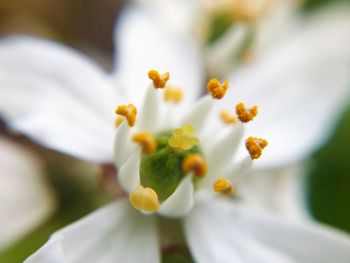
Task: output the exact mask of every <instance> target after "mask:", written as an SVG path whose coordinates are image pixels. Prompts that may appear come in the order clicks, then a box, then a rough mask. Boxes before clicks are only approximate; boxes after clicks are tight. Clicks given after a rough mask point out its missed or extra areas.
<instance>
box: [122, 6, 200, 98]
mask: <svg viewBox="0 0 350 263" xmlns="http://www.w3.org/2000/svg"><path fill="white" fill-rule="evenodd" d="M116 46H117V48H118V49H119V52H118V56H117V59H118V60H117V61H116V65H117V74H118V75H120V76H123V77H124V78H125V79H124V81H125V84H126V85H127V87H128V91H129V93H130V98H132V99H133V100H135V102H136V103H139V102H140V101H141V100H142V98H143V97H144V94H145V92H146V88H147V87H148V85H149V83H150V80H149V79H148V76H147V73H148V71H149V70H151V69H156V70H158V71H159V72H164V71H169V72H170V81H169V83H170V84H174V85H176V86H180V87H182V88H183V90H184V91H185V96H184V102H191V101H193V100H194V98H195V97H196V96H198V95H199V93H200V91H201V88H202V86H201V85H202V80H203V72H202V71H203V68H202V62H201V59H200V54H199V50H198V48H197V47H196V44H195V40H194V39H190V38H184V37H182V36H180V35H177V34H176V32H174V31H173V30H172V29H171V28H170V27H168V25H167V23H166V22H165V21H163V20H162V18H161V16H160V15H159V13H157V12H156V9H152V7H151V5H149V8H146V7H141V6H139V7H136V5H130V6H129V7H127V8H125V10H124V11H123V13H122V15H121V17H120V19H118V22H117V25H116Z"/></svg>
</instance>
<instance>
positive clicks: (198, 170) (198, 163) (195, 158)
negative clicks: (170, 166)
mask: <svg viewBox="0 0 350 263" xmlns="http://www.w3.org/2000/svg"><path fill="white" fill-rule="evenodd" d="M207 170H208V165H207V163H206V161H205V160H204V158H203V156H202V155H200V154H198V153H194V154H191V155H189V156H188V157H186V159H185V160H184V161H183V162H182V171H183V172H184V173H188V172H190V171H192V172H194V174H195V175H196V176H198V177H200V178H202V177H204V175H205V174H206V173H207Z"/></svg>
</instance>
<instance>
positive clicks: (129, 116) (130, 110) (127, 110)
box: [115, 104, 137, 127]
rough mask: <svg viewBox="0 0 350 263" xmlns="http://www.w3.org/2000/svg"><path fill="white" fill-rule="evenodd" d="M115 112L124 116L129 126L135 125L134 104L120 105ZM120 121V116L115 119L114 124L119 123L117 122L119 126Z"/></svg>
mask: <svg viewBox="0 0 350 263" xmlns="http://www.w3.org/2000/svg"><path fill="white" fill-rule="evenodd" d="M115 113H116V114H118V115H121V116H123V117H125V118H126V120H127V121H128V124H129V126H130V127H133V126H134V125H135V121H136V115H137V109H136V107H135V106H134V104H129V105H120V106H118V107H117V109H116V110H115ZM121 122H122V119H120V118H119V120H118V119H117V121H116V125H117V124H118V123H119V124H118V126H119V125H120V123H121Z"/></svg>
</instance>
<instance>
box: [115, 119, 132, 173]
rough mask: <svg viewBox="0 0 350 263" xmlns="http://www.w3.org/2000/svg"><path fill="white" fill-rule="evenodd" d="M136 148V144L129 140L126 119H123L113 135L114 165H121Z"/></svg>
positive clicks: (129, 135)
mask: <svg viewBox="0 0 350 263" xmlns="http://www.w3.org/2000/svg"><path fill="white" fill-rule="evenodd" d="M136 149H137V147H136V144H135V143H133V142H132V141H131V134H130V129H129V126H128V123H127V121H123V122H122V124H121V125H120V126H119V127H118V128H117V132H116V133H115V137H114V161H115V165H116V167H117V168H120V167H122V165H123V164H124V163H125V162H126V160H127V159H128V158H129V156H130V155H131V153H132V152H133V151H134V150H136Z"/></svg>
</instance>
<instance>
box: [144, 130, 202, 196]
mask: <svg viewBox="0 0 350 263" xmlns="http://www.w3.org/2000/svg"><path fill="white" fill-rule="evenodd" d="M190 127H191V126H190V125H185V126H184V127H182V128H179V129H176V130H175V131H164V132H161V133H159V134H158V135H156V136H155V137H154V140H155V142H156V144H157V149H156V150H155V151H154V152H153V153H150V154H147V153H146V152H145V151H143V153H142V157H141V164H140V176H141V185H143V186H144V187H150V188H152V189H154V191H155V192H156V193H157V194H158V198H159V200H160V201H164V200H165V199H167V198H168V197H169V196H170V195H171V194H172V193H173V192H174V191H175V189H176V188H177V186H178V185H179V183H180V182H181V180H182V179H183V178H184V177H185V175H186V174H187V173H188V172H190V171H191V170H195V169H199V168H193V167H191V165H189V164H188V158H189V157H191V156H193V155H194V154H197V155H199V156H201V150H200V148H199V145H198V144H199V142H198V139H197V138H195V137H194V134H192V133H191V132H190V131H189V130H193V127H192V128H190ZM186 162H187V163H186ZM191 168H193V169H191Z"/></svg>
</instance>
